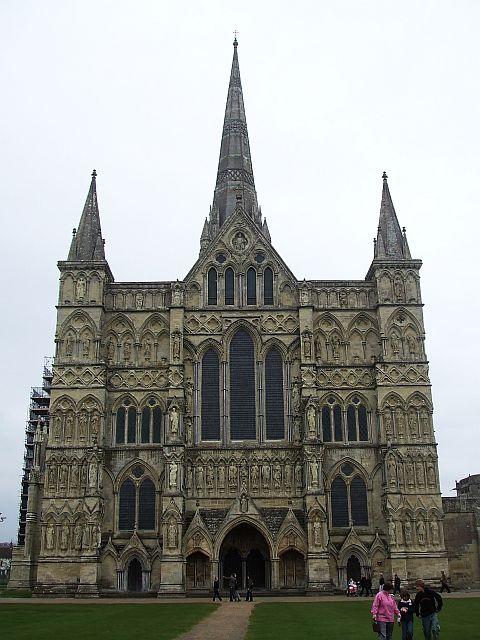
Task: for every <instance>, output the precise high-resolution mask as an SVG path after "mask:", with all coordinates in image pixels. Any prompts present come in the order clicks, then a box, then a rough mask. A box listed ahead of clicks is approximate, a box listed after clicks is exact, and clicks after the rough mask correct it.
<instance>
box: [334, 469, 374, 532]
mask: <svg viewBox="0 0 480 640" xmlns="http://www.w3.org/2000/svg"><path fill="white" fill-rule="evenodd" d="M354 471H355V469H354V467H353V466H352V465H351V464H350V463H345V464H343V465H342V468H341V472H340V473H339V474H338V475H337V476H336V477H335V479H334V480H333V482H332V484H331V490H330V496H331V512H332V526H333V527H349V526H351V525H353V526H357V527H366V526H368V502H367V487H366V485H365V481H364V480H363V478H362V477H361V476H359V475H358V474H357V475H354Z"/></svg>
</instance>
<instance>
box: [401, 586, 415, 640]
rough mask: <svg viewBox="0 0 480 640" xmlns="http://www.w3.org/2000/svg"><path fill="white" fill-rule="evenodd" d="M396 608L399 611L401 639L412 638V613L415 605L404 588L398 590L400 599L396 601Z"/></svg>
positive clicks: (408, 639)
mask: <svg viewBox="0 0 480 640" xmlns="http://www.w3.org/2000/svg"><path fill="white" fill-rule="evenodd" d="M398 609H399V611H400V616H401V620H400V624H401V625H402V640H413V614H414V612H415V607H414V605H413V602H412V600H411V599H410V594H409V593H408V591H407V590H406V589H402V590H401V591H400V600H399V601H398Z"/></svg>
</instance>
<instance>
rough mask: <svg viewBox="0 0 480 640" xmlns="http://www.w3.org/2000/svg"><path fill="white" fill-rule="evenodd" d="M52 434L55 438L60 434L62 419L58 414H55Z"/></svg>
mask: <svg viewBox="0 0 480 640" xmlns="http://www.w3.org/2000/svg"><path fill="white" fill-rule="evenodd" d="M53 435H54V437H55V439H56V440H58V439H59V438H60V436H61V435H62V419H61V418H60V416H56V417H55V420H54V423H53Z"/></svg>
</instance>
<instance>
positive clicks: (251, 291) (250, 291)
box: [247, 267, 257, 304]
mask: <svg viewBox="0 0 480 640" xmlns="http://www.w3.org/2000/svg"><path fill="white" fill-rule="evenodd" d="M247 304H257V272H256V271H255V269H254V268H253V267H250V269H248V271H247Z"/></svg>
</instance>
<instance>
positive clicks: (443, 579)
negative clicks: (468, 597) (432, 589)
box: [440, 571, 451, 593]
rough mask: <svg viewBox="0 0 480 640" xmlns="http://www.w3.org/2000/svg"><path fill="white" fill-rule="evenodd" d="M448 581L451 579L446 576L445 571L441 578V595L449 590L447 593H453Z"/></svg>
mask: <svg viewBox="0 0 480 640" xmlns="http://www.w3.org/2000/svg"><path fill="white" fill-rule="evenodd" d="M448 581H449V578H447V576H446V575H445V571H442V575H441V576H440V585H441V586H440V593H443V591H444V590H445V589H446V590H447V593H450V592H451V590H450V587H449V586H448Z"/></svg>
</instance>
